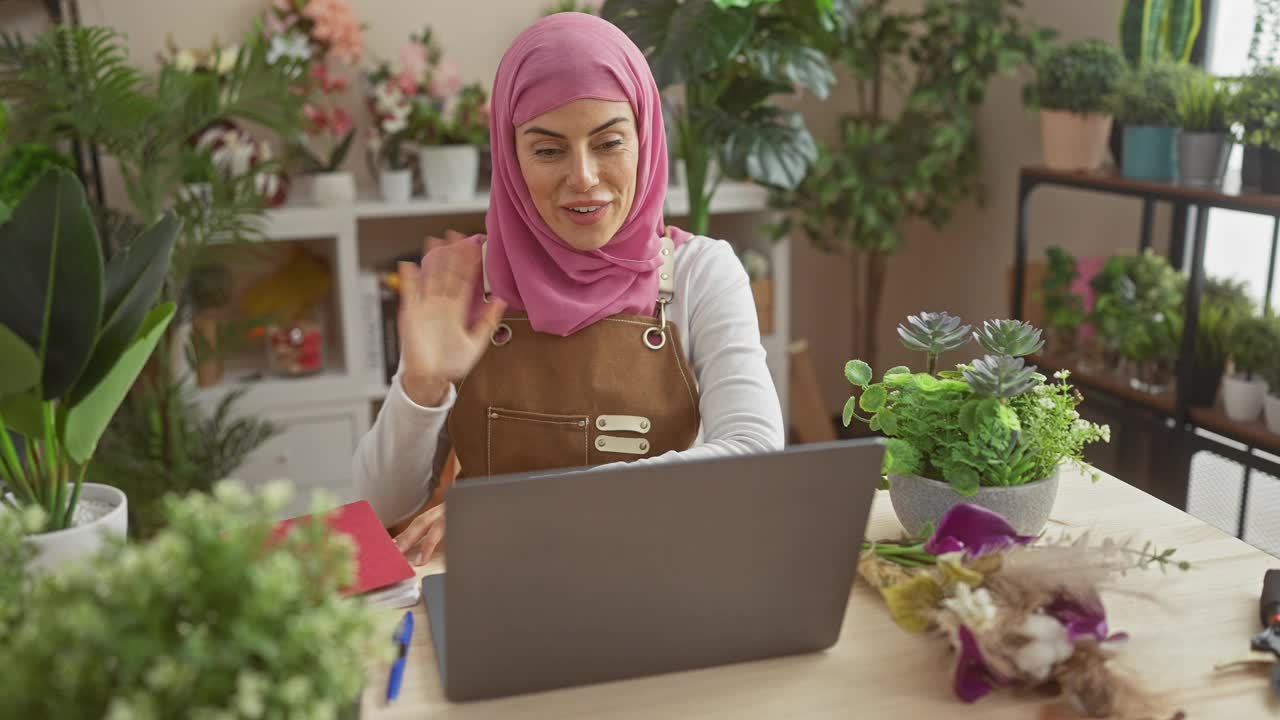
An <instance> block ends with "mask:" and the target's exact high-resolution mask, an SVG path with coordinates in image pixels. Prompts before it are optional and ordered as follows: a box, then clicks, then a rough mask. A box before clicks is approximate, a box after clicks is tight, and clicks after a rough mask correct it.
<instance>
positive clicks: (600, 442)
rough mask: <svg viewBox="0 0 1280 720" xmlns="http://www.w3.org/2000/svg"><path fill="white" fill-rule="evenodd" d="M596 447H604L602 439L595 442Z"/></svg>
mask: <svg viewBox="0 0 1280 720" xmlns="http://www.w3.org/2000/svg"><path fill="white" fill-rule="evenodd" d="M596 445H599V446H600V447H604V446H605V440H604V438H600V439H599V440H597V441H596Z"/></svg>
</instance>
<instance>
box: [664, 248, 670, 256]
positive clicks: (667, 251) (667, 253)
mask: <svg viewBox="0 0 1280 720" xmlns="http://www.w3.org/2000/svg"><path fill="white" fill-rule="evenodd" d="M662 254H663V255H670V254H671V251H670V250H668V249H666V248H662Z"/></svg>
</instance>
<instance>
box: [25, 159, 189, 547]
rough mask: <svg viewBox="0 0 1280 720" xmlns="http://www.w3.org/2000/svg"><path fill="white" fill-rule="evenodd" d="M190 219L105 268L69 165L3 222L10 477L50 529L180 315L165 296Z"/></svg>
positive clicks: (154, 229) (62, 524) (147, 238)
mask: <svg viewBox="0 0 1280 720" xmlns="http://www.w3.org/2000/svg"><path fill="white" fill-rule="evenodd" d="M180 225H181V223H180V222H179V221H178V220H177V219H176V218H175V217H174V216H173V215H172V214H171V213H168V214H165V215H164V216H163V217H161V218H160V219H159V220H158V221H156V222H155V223H154V224H152V225H151V226H149V227H147V228H146V229H145V230H143V231H142V232H141V234H139V235H138V236H137V237H136V238H135V239H134V240H133V241H132V242H130V243H129V244H128V245H127V246H125V247H124V248H123V249H121V250H119V251H117V252H116V253H115V254H114V255H113V256H112V258H111V261H110V262H109V263H105V264H104V262H103V257H102V250H101V244H100V242H99V238H98V233H97V231H96V229H95V226H94V223H93V217H92V215H91V214H90V211H89V208H88V206H87V204H86V202H85V195H84V189H83V187H82V186H81V184H80V182H79V180H77V179H76V177H75V176H74V175H73V174H71V173H70V172H68V171H66V170H64V169H62V168H60V167H53V168H50V169H49V170H46V171H45V172H44V174H43V175H41V176H40V178H39V179H38V180H37V181H36V182H35V183H34V185H32V187H31V189H30V190H28V191H27V193H26V195H24V196H23V197H22V199H21V200H20V201H19V202H18V205H17V207H16V208H14V211H13V215H12V217H11V218H10V220H9V221H8V222H7V223H5V224H4V225H0V428H3V431H0V479H2V480H3V481H4V485H5V489H6V490H7V492H8V494H9V502H10V503H16V504H18V505H32V506H38V507H40V508H41V509H42V511H43V516H44V523H45V524H44V529H45V530H47V531H53V530H60V529H63V528H67V527H69V526H70V525H71V522H72V517H73V511H74V510H75V508H76V504H77V501H78V499H79V495H80V489H81V485H82V483H83V479H84V474H85V471H86V469H87V468H88V466H89V463H90V461H91V460H92V458H93V454H94V450H95V449H96V447H97V444H98V440H99V438H100V437H101V436H102V433H103V431H104V430H105V429H106V427H107V423H108V422H109V421H110V420H111V417H112V415H114V414H115V411H116V409H117V408H118V407H119V406H120V403H121V402H122V401H123V400H124V397H125V394H126V393H127V392H128V390H129V388H130V387H131V386H132V385H133V382H134V380H135V379H136V378H137V377H138V375H139V373H140V372H141V371H142V369H143V366H144V365H145V364H146V362H147V360H148V358H149V357H150V356H151V353H152V350H153V349H154V348H155V346H156V343H157V342H158V341H159V339H160V336H161V334H163V333H164V330H165V328H166V327H167V326H168V324H169V321H170V319H172V317H173V313H174V306H173V304H172V303H161V304H157V303H156V298H157V296H158V295H159V293H160V289H161V286H162V285H163V284H164V281H165V275H166V273H167V271H168V268H169V256H170V254H171V253H172V251H173V245H174V240H175V238H176V237H177V234H178V231H179V229H180ZM15 436H16V437H15Z"/></svg>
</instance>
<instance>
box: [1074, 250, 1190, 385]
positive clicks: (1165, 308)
mask: <svg viewBox="0 0 1280 720" xmlns="http://www.w3.org/2000/svg"><path fill="white" fill-rule="evenodd" d="M1090 285H1091V287H1092V289H1093V292H1094V303H1093V310H1092V312H1091V313H1090V314H1089V321H1090V322H1091V323H1092V324H1093V326H1094V328H1095V329H1096V330H1097V332H1098V338H1099V340H1100V341H1101V342H1102V344H1103V347H1104V350H1105V351H1106V352H1107V353H1108V354H1110V355H1112V356H1113V357H1114V358H1119V357H1125V358H1128V359H1130V360H1134V361H1138V362H1155V363H1160V364H1170V363H1172V362H1173V360H1174V359H1175V358H1176V357H1177V353H1178V348H1179V342H1180V340H1181V336H1182V302H1183V299H1184V297H1185V289H1186V278H1185V277H1184V276H1183V275H1182V274H1180V273H1179V272H1177V271H1176V270H1174V269H1173V267H1172V266H1170V265H1169V262H1168V261H1167V260H1165V259H1164V258H1163V257H1161V256H1159V255H1157V254H1155V253H1154V252H1152V251H1150V250H1148V251H1146V252H1144V253H1142V254H1140V255H1117V256H1114V257H1112V258H1109V259H1108V260H1107V262H1106V264H1104V265H1103V268H1102V270H1101V271H1100V272H1099V273H1098V275H1096V276H1095V277H1094V278H1093V280H1092V281H1090Z"/></svg>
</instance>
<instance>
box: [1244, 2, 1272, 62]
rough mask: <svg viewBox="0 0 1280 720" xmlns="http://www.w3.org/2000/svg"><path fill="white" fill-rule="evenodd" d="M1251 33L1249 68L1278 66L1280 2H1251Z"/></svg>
mask: <svg viewBox="0 0 1280 720" xmlns="http://www.w3.org/2000/svg"><path fill="white" fill-rule="evenodd" d="M1253 8H1254V15H1253V32H1252V33H1250V35H1249V54H1248V58H1249V67H1250V68H1253V69H1254V70H1259V69H1261V68H1264V67H1269V66H1274V65H1280V0H1253Z"/></svg>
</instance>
